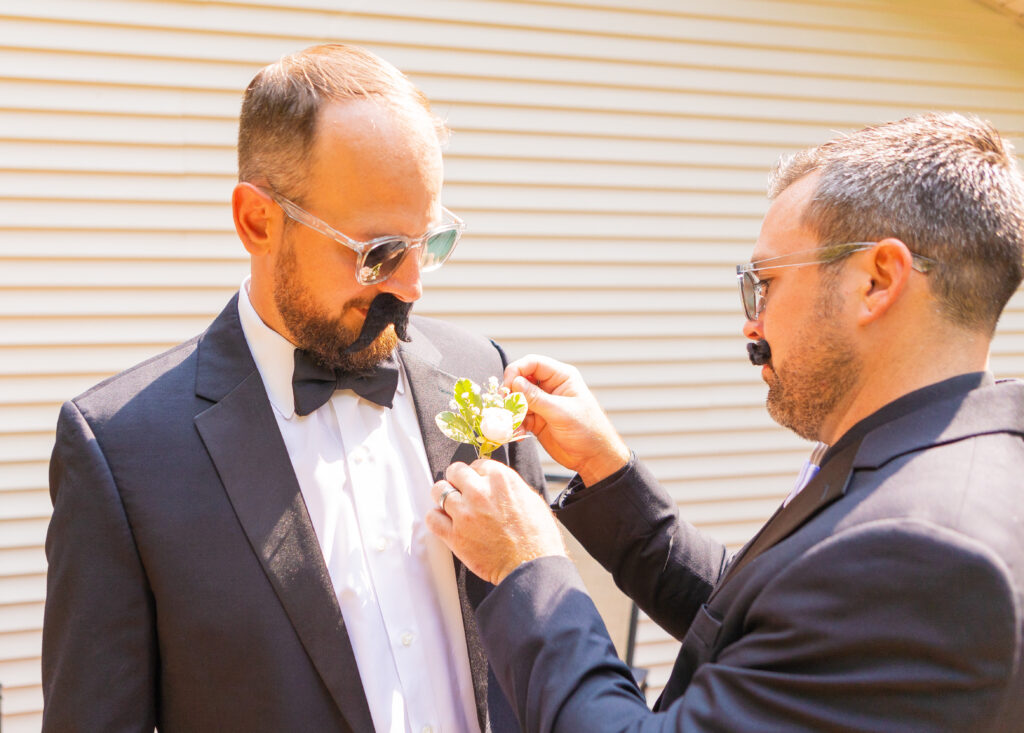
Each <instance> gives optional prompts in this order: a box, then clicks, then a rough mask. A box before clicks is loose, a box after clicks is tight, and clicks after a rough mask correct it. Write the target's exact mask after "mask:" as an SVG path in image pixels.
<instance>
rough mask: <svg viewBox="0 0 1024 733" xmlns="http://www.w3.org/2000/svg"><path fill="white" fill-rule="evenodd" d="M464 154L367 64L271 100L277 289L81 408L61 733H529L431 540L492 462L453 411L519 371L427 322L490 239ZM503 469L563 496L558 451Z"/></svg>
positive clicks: (345, 51) (257, 267) (420, 103)
mask: <svg viewBox="0 0 1024 733" xmlns="http://www.w3.org/2000/svg"><path fill="white" fill-rule="evenodd" d="M445 132H446V130H445V128H444V125H443V124H442V123H441V122H440V120H438V118H437V117H435V116H434V115H433V113H431V111H430V108H429V104H428V103H427V100H426V99H425V97H424V96H423V95H422V93H421V92H419V91H418V90H417V89H416V88H415V87H414V86H413V85H412V84H411V83H410V82H409V80H408V79H406V78H405V77H404V76H403V75H402V74H401V73H400V72H399V71H398V70H397V69H395V68H394V67H392V66H391V65H390V64H388V63H387V62H385V61H383V60H382V59H380V58H378V57H376V56H374V55H373V54H370V53H368V52H366V51H363V50H361V49H358V48H353V47H345V46H336V45H329V46H318V47H313V48H310V49H306V50H305V51H302V52H299V53H296V54H293V55H291V56H286V57H284V58H282V59H281V60H280V61H279V62H277V63H275V64H271V65H270V66H268V67H266V68H264V69H263V70H262V71H260V72H259V74H257V75H256V77H255V78H254V79H253V81H252V82H251V84H250V85H249V88H248V90H247V91H246V93H245V97H244V100H243V103H242V112H241V116H240V125H239V146H238V158H239V183H238V185H237V186H236V187H235V189H234V192H233V196H232V212H233V215H234V223H235V228H236V231H237V233H238V236H239V238H240V240H241V242H242V244H243V245H244V246H245V248H246V250H247V251H248V253H249V256H250V276H249V277H248V278H246V280H245V282H244V283H243V284H242V287H241V288H240V289H239V292H238V293H237V295H236V296H235V297H234V298H232V299H231V301H230V302H229V303H228V305H227V307H226V308H225V309H224V310H223V312H222V313H221V314H220V315H219V316H218V317H217V319H216V320H215V321H214V322H213V324H212V325H211V326H210V327H209V328H208V329H207V330H206V331H205V332H204V333H203V334H201V335H200V336H198V337H197V338H196V339H193V340H192V341H190V342H188V343H185V344H182V345H181V346H179V347H177V348H175V349H173V350H171V351H169V352H167V353H166V354H163V355H160V356H157V357H155V358H154V359H152V360H150V361H148V362H146V363H144V364H141V365H138V366H136V367H134V368H133V369H130V370H128V371H127V372H125V373H123V374H121V375H118V376H115V377H113V378H112V379H110V380H108V381H106V382H104V383H102V384H100V385H98V386H97V387H95V388H94V389H92V390H90V391H89V392H87V393H85V394H84V395H81V396H79V397H77V398H75V399H74V400H72V401H70V402H68V403H67V404H65V405H64V408H63V410H62V412H61V416H60V420H59V423H58V428H57V441H56V446H55V448H54V452H53V458H52V461H51V469H50V471H51V495H52V498H53V502H54V512H53V518H52V520H51V524H50V529H49V533H48V537H47V547H46V549H47V557H48V560H49V573H48V581H47V582H48V594H47V602H46V613H45V622H44V632H43V688H44V702H45V709H44V718H43V728H44V730H46V731H60V732H61V733H66V732H67V731H76V730H82V731H104V732H106V731H115V730H152V729H153V728H154V727H157V728H159V729H160V730H161V731H188V732H189V733H194V732H196V731H216V732H217V733H225V732H226V731H240V732H242V731H244V732H245V733H251V732H252V731H273V732H274V733H278V732H281V731H303V732H306V731H316V732H317V733H320V732H321V731H349V732H353V733H364V732H365V731H371V730H376V731H389V732H398V733H406V732H411V731H415V732H416V733H419V732H420V731H423V732H427V731H456V732H461V731H472V732H476V731H484V730H491V731H512V730H517V729H518V725H517V723H516V720H515V716H514V713H513V711H512V709H511V707H510V704H509V702H508V701H507V700H506V699H505V698H504V697H503V695H502V693H501V690H500V688H499V687H498V686H497V685H496V684H494V683H493V673H492V672H491V670H490V669H489V667H488V664H487V660H486V658H485V657H484V655H483V651H482V647H481V645H480V640H479V634H478V632H477V628H476V624H475V619H474V617H473V613H472V612H473V609H474V608H475V606H476V605H477V604H479V602H480V600H481V599H482V597H483V596H484V595H485V594H486V592H487V590H488V587H489V586H488V585H487V584H486V583H485V582H484V581H482V580H481V579H480V578H478V577H476V576H474V575H473V574H472V573H470V572H467V570H466V568H465V567H464V566H463V565H462V564H461V563H460V562H458V561H457V560H453V557H452V555H451V552H450V551H449V550H448V549H447V548H446V547H445V546H444V544H443V543H442V542H441V541H440V540H438V539H437V538H435V537H434V536H433V535H431V534H430V533H429V532H428V531H426V529H425V527H424V526H423V516H424V514H425V513H426V512H427V509H428V508H429V506H431V504H432V498H431V495H430V488H431V485H432V484H433V482H434V481H435V480H436V479H437V478H439V477H440V476H441V475H442V474H443V471H444V469H445V468H446V467H447V466H448V465H449V464H450V463H451V462H452V460H454V459H456V458H460V457H463V458H464V457H467V454H466V453H465V452H457V450H456V449H457V447H458V446H457V444H456V443H454V442H452V441H450V440H448V439H447V438H445V437H444V436H443V435H442V434H441V433H440V431H439V430H438V429H437V427H436V425H435V423H434V416H435V415H436V414H437V413H438V412H440V411H442V410H444V409H447V407H448V400H449V398H450V396H451V390H452V386H453V384H454V382H455V381H456V379H457V378H458V377H470V378H472V379H474V380H475V381H477V382H478V383H483V382H485V381H486V380H487V378H488V377H490V376H492V375H498V374H500V373H501V371H502V370H503V368H504V367H505V363H506V359H505V357H504V354H503V353H502V351H501V350H500V348H499V347H498V346H497V345H496V344H494V343H493V342H491V341H489V340H488V339H485V338H482V337H478V336H474V335H471V334H469V333H466V332H464V331H462V330H460V329H457V328H455V327H454V326H451V325H448V324H444V323H441V322H438V321H434V320H430V319H423V318H417V317H410V314H409V311H410V308H411V306H412V304H413V303H414V302H415V301H416V300H417V299H418V298H419V297H420V295H421V293H422V284H421V280H420V275H421V274H422V273H424V272H427V271H430V270H434V269H436V268H438V267H440V266H441V265H443V264H444V262H445V261H446V260H447V259H448V258H449V256H450V255H451V253H452V251H453V250H454V248H455V246H456V243H457V242H458V240H459V237H460V235H461V233H462V231H463V229H464V225H463V223H462V221H461V220H460V219H459V218H458V217H457V216H456V215H455V214H453V213H452V212H450V211H448V209H446V208H445V207H444V206H442V205H441V186H442V161H441V143H442V141H443V138H444V135H445ZM467 448H468V446H463V447H462V450H463V451H465V449H467ZM468 455H469V456H471V455H472V452H470V453H469V454H468ZM496 456H497V457H498V458H499V460H503V461H505V462H507V463H508V464H509V465H511V466H512V467H514V468H515V469H516V470H517V471H518V472H520V473H522V474H523V475H524V476H525V477H526V480H527V481H529V482H530V483H531V484H532V485H533V486H534V487H535V488H536V489H537V490H542V488H543V475H542V473H541V471H540V468H539V464H538V461H537V457H536V452H535V450H534V448H533V447H531V446H529V445H526V444H524V443H514V444H512V445H510V446H508V447H506V448H502V449H500V452H499V453H496Z"/></svg>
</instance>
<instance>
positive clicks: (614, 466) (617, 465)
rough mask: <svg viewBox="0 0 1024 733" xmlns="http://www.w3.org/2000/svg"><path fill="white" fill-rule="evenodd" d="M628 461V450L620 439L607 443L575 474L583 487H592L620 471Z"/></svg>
mask: <svg viewBox="0 0 1024 733" xmlns="http://www.w3.org/2000/svg"><path fill="white" fill-rule="evenodd" d="M616 438H618V436H616ZM629 459H630V452H629V448H628V447H627V446H626V444H625V443H623V442H622V440H621V439H618V440H616V441H614V442H612V443H609V444H608V446H607V449H606V450H603V451H601V452H600V453H598V454H596V455H594V456H593V457H591V458H590V459H588V460H587V461H585V462H583V463H582V464H581V465H580V466H579V467H578V468H577V469H576V473H578V474H579V475H580V479H581V480H582V481H583V484H584V486H593V485H594V484H596V483H598V482H600V481H603V480H604V479H606V478H608V477H609V476H611V475H612V474H613V473H615V472H616V471H619V470H620V469H622V467H623V466H625V465H626V464H627V463H629Z"/></svg>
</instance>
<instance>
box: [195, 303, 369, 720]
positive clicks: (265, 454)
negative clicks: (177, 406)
mask: <svg viewBox="0 0 1024 733" xmlns="http://www.w3.org/2000/svg"><path fill="white" fill-rule="evenodd" d="M196 391H197V393H198V394H199V395H200V396H201V397H205V398H206V399H209V400H212V401H214V402H215V404H214V405H213V406H212V407H210V408H209V409H207V410H206V411H204V412H202V413H200V414H199V415H197V416H196V418H195V424H196V428H197V429H198V431H199V434H200V436H201V437H202V439H203V442H204V444H205V445H206V449H207V451H209V453H210V457H211V459H212V460H213V463H214V465H215V466H216V468H217V472H218V474H219V476H220V478H221V481H222V483H223V484H224V488H225V490H226V492H227V494H228V497H229V499H230V501H231V504H232V506H233V507H234V510H235V513H236V515H237V516H238V521H239V522H240V524H241V525H242V528H243V530H244V531H245V534H246V536H247V538H248V540H249V543H250V545H251V546H252V549H253V551H254V552H255V553H256V555H257V557H258V558H259V560H260V563H261V564H262V566H263V570H264V572H265V573H266V575H267V578H268V579H269V580H270V583H271V585H272V586H273V587H274V590H275V591H276V593H277V596H278V598H279V599H280V601H281V605H282V606H283V607H284V609H285V612H286V613H287V615H288V618H289V619H290V621H291V623H292V626H293V627H294V628H295V631H296V633H297V634H298V636H299V639H300V640H301V642H302V644H303V646H304V647H305V649H306V652H307V654H308V655H309V657H310V659H311V660H312V661H313V664H314V666H315V667H316V669H317V671H318V672H319V674H320V676H321V678H322V679H323V681H324V684H325V686H326V687H327V689H328V690H329V691H330V694H331V696H332V697H333V698H334V700H335V702H336V703H337V705H338V707H339V709H340V710H341V712H342V714H343V715H344V716H345V718H346V719H347V720H348V722H349V725H350V726H351V728H352V729H353V730H358V731H362V730H372V729H373V722H372V719H371V717H370V710H369V706H368V705H367V703H366V697H365V695H364V694H363V689H362V683H361V682H360V679H359V675H358V674H357V673H356V669H357V667H356V661H355V655H354V654H353V652H352V646H351V644H350V643H349V638H348V633H347V632H346V630H345V624H344V621H343V619H342V616H341V611H340V609H339V607H338V603H337V599H336V597H335V595H334V588H333V586H332V585H331V581H330V576H329V575H328V572H327V567H326V565H325V563H324V559H323V555H322V553H321V551H320V546H319V543H318V542H317V539H316V535H315V533H314V531H313V526H312V523H311V522H310V519H309V514H308V513H307V511H306V505H305V503H304V501H303V499H302V493H301V491H300V489H299V485H298V481H297V480H296V478H295V473H294V471H293V470H292V466H291V461H290V459H289V458H288V452H287V450H286V448H285V445H284V441H283V440H282V438H281V434H280V431H279V430H278V427H277V422H276V421H275V419H274V415H273V412H272V409H273V408H272V407H271V406H270V402H269V400H268V399H267V394H266V391H265V389H264V387H263V382H262V380H261V379H260V376H259V372H258V371H257V370H256V365H255V363H253V361H252V356H251V354H250V353H249V350H248V347H247V346H246V344H245V339H244V336H243V335H242V331H241V324H240V323H239V321H238V314H237V307H236V301H232V302H231V304H229V305H228V308H226V309H225V311H224V312H223V313H222V314H221V316H220V317H218V319H217V321H215V322H214V324H213V326H211V328H210V330H209V331H208V332H207V333H206V334H205V335H204V336H203V338H202V339H201V341H200V345H199V367H198V375H197V382H196Z"/></svg>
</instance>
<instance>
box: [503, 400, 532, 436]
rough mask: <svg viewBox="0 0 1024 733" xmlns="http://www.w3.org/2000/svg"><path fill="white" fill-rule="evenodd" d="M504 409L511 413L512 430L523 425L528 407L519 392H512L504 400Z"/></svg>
mask: <svg viewBox="0 0 1024 733" xmlns="http://www.w3.org/2000/svg"><path fill="white" fill-rule="evenodd" d="M505 409H506V410H508V411H509V412H511V413H512V429H513V430H515V429H516V428H518V427H519V426H520V425H522V424H523V419H524V418H525V417H526V412H527V410H529V405H527V404H526V397H525V396H524V395H523V394H522V393H521V392H513V393H512V394H510V395H509V396H508V397H506V398H505Z"/></svg>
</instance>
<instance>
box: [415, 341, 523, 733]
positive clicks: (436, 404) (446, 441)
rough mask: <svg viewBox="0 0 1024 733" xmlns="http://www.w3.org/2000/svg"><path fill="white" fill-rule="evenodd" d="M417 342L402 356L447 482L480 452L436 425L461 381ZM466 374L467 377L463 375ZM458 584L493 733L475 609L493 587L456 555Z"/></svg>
mask: <svg viewBox="0 0 1024 733" xmlns="http://www.w3.org/2000/svg"><path fill="white" fill-rule="evenodd" d="M410 333H411V334H412V337H413V338H412V341H411V342H410V343H405V344H402V345H401V347H400V348H399V354H400V357H401V360H402V365H403V366H404V367H405V373H406V375H407V376H408V378H409V388H410V390H411V392H412V399H413V404H414V405H415V407H416V419H417V421H418V422H419V426H420V434H421V435H422V436H423V447H424V449H425V450H426V453H427V463H428V464H429V466H430V472H431V474H432V475H433V477H434V480H435V481H438V480H440V479H442V478H444V472H445V469H446V468H448V466H449V465H451V464H452V463H454V462H455V461H462V462H464V463H472V462H473V461H474V460H476V451H475V450H473V448H472V446H470V445H467V444H465V443H455V442H454V441H453V440H451V439H450V438H448V437H447V436H445V435H444V433H442V432H441V431H440V429H438V427H437V424H436V423H435V422H434V416H435V415H437V413H439V412H442V411H444V410H447V409H449V406H448V403H449V401H450V400H451V399H452V387H454V386H455V382H456V381H458V379H459V377H457V376H456V375H454V374H450V373H448V372H446V371H444V370H443V369H441V368H440V366H439V364H440V361H441V354H440V352H439V351H438V350H437V349H436V348H435V347H434V346H433V345H432V344H431V343H430V342H429V341H428V340H427V339H426V338H425V337H424V336H423V334H422V333H421V332H419V331H418V329H415V327H410ZM460 376H466V375H460ZM492 458H494V459H495V460H500V461H502V462H503V463H508V449H507V447H504V446H503V447H502V448H501V449H499V450H498V451H495V453H494V455H493V456H492ZM452 561H453V563H454V572H455V579H456V584H457V585H458V588H459V604H460V606H461V609H462V624H463V627H464V629H465V632H466V649H467V651H468V652H469V667H470V671H471V672H472V675H473V694H474V697H475V699H476V709H477V719H478V721H479V723H480V730H481V731H486V730H489V727H488V722H489V717H488V713H487V711H488V703H487V699H488V664H487V656H486V654H485V653H484V649H483V644H482V643H481V642H480V632H479V630H478V628H477V623H476V607H477V606H478V605H479V604H480V602H481V601H482V600H483V599H484V597H485V596H486V595H487V593H488V592H489V591H490V589H491V587H492V586H491V585H490V584H489V583H487V582H486V581H484V580H482V579H481V578H479V577H477V576H476V575H474V574H473V573H471V572H469V571H468V570H467V569H466V567H465V566H464V565H463V564H462V562H461V561H460V560H459V559H458V558H457V557H455V556H454V555H453V556H452Z"/></svg>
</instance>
